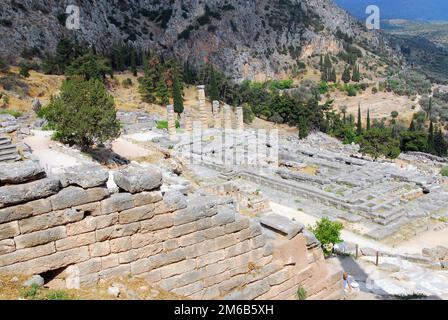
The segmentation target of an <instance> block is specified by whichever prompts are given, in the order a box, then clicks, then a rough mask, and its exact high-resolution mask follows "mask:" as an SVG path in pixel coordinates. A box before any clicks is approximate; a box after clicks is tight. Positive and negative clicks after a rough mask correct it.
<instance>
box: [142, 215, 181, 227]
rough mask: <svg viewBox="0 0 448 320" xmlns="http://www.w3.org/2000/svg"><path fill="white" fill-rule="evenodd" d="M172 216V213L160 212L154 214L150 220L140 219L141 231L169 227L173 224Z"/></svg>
mask: <svg viewBox="0 0 448 320" xmlns="http://www.w3.org/2000/svg"><path fill="white" fill-rule="evenodd" d="M173 223H174V218H173V214H171V213H167V214H161V215H157V216H154V217H153V218H152V219H150V220H144V221H141V231H142V232H149V231H157V230H161V229H166V228H170V227H172V226H173Z"/></svg>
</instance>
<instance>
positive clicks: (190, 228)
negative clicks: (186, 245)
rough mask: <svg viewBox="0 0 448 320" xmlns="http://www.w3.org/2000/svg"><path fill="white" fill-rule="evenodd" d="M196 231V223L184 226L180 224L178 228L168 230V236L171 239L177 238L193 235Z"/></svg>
mask: <svg viewBox="0 0 448 320" xmlns="http://www.w3.org/2000/svg"><path fill="white" fill-rule="evenodd" d="M197 230H198V224H197V222H190V223H186V224H182V225H180V226H174V227H172V228H170V230H169V234H170V236H171V237H173V238H178V237H181V236H184V235H187V234H190V233H193V232H195V231H197Z"/></svg>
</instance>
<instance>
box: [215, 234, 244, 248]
mask: <svg viewBox="0 0 448 320" xmlns="http://www.w3.org/2000/svg"><path fill="white" fill-rule="evenodd" d="M237 242H238V239H237V238H236V236H235V235H234V234H227V235H224V236H221V237H218V238H216V239H215V247H214V248H215V250H219V249H224V248H227V247H230V246H233V245H234V244H236V243H237Z"/></svg>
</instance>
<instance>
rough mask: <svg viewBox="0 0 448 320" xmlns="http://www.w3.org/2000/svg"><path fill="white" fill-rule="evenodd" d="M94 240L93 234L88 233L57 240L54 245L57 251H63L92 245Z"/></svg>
mask: <svg viewBox="0 0 448 320" xmlns="http://www.w3.org/2000/svg"><path fill="white" fill-rule="evenodd" d="M95 239H96V238H95V232H89V233H83V234H80V235H77V236H73V237H68V238H64V239H61V240H57V241H56V242H55V244H56V249H57V250H58V251H64V250H69V249H73V248H77V247H82V246H86V245H89V244H92V243H94V242H95Z"/></svg>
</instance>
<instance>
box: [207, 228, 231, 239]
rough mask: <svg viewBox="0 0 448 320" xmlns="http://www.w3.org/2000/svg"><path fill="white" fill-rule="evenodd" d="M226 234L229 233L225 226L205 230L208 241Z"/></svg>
mask: <svg viewBox="0 0 448 320" xmlns="http://www.w3.org/2000/svg"><path fill="white" fill-rule="evenodd" d="M226 234H227V232H226V229H225V227H224V226H221V227H214V228H210V229H206V230H204V237H205V238H206V239H216V238H219V237H221V236H224V235H226Z"/></svg>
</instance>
